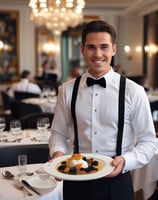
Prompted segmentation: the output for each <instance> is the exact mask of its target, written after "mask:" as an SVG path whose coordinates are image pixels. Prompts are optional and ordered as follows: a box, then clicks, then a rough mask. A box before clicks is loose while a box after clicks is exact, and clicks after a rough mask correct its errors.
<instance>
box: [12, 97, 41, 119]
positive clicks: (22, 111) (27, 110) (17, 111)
mask: <svg viewBox="0 0 158 200" xmlns="http://www.w3.org/2000/svg"><path fill="white" fill-rule="evenodd" d="M11 113H12V115H13V117H14V118H16V119H20V118H21V117H23V116H25V115H29V114H32V113H42V109H41V107H40V106H39V105H35V104H30V103H24V102H21V101H16V100H15V101H12V102H11Z"/></svg>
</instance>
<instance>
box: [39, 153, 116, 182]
mask: <svg viewBox="0 0 158 200" xmlns="http://www.w3.org/2000/svg"><path fill="white" fill-rule="evenodd" d="M82 155H84V156H85V157H86V158H94V159H95V160H97V161H99V162H101V163H102V164H103V166H104V167H103V168H102V169H101V170H99V171H97V172H95V173H91V174H82V175H71V174H64V173H62V172H59V171H58V170H57V167H58V166H59V165H60V163H61V162H62V161H65V160H66V159H67V158H69V157H70V156H71V155H65V156H61V157H58V158H55V159H54V160H53V161H52V162H47V163H45V164H44V166H43V169H44V170H45V171H46V172H47V173H48V174H50V175H52V176H54V177H55V178H58V179H63V180H74V181H82V180H93V179H98V178H101V177H104V176H106V175H108V174H109V173H111V172H112V171H113V169H114V167H113V166H111V161H112V158H111V157H109V156H104V155H100V154H85V153H84V154H82Z"/></svg>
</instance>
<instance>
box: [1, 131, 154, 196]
mask: <svg viewBox="0 0 158 200" xmlns="http://www.w3.org/2000/svg"><path fill="white" fill-rule="evenodd" d="M30 133H31V132H29V130H28V132H27V131H26V132H25V134H24V138H25V137H26V139H24V140H23V141H22V143H23V144H24V145H25V144H31V143H32V140H31V138H32V137H34V136H33V135H32V134H31V135H32V136H31V137H30ZM34 133H35V132H34ZM27 134H28V135H27ZM35 134H36V133H35ZM33 143H34V144H40V143H42V144H47V143H48V142H45V143H44V142H40V141H33ZM8 144H9V145H14V143H8ZM8 144H2V145H8ZM0 145H1V143H0ZM43 165H44V163H41V164H33V165H30V164H29V165H28V171H31V172H34V173H35V171H36V170H37V169H39V168H41V167H43ZM157 166H158V149H157V151H156V152H155V154H154V156H153V158H152V159H151V161H150V162H149V163H148V164H146V165H145V166H144V167H142V168H139V169H135V170H133V171H131V175H132V180H133V187H134V192H138V191H140V190H141V191H142V193H143V200H147V199H149V198H150V197H151V196H152V194H153V193H154V191H155V189H156V185H157V181H158V173H157ZM4 170H9V171H11V172H13V173H14V175H16V174H18V166H13V167H1V168H0V179H1V181H0V199H1V200H10V199H12V200H14V199H15V200H19V199H22V195H23V193H22V192H21V191H17V189H16V188H15V187H13V181H11V180H5V179H4V178H3V177H2V175H1V173H2V171H4ZM36 175H37V174H36ZM27 178H30V177H27ZM62 184H63V182H62V181H60V182H57V186H56V187H55V188H54V189H53V190H52V191H50V192H47V193H46V194H43V195H42V196H37V195H34V196H33V197H28V196H26V197H25V198H26V199H35V200H62V199H63V197H62ZM6 188H8V189H7V190H8V191H10V192H9V193H7V194H5V191H6ZM12 195H13V196H14V197H15V198H10V197H11V196H12ZM141 200H142V199H141Z"/></svg>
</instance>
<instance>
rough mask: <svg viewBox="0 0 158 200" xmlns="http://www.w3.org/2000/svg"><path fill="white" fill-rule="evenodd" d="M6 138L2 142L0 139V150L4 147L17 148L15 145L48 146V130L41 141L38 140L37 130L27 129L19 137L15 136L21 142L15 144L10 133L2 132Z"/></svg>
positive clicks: (13, 137) (14, 138) (14, 139)
mask: <svg viewBox="0 0 158 200" xmlns="http://www.w3.org/2000/svg"><path fill="white" fill-rule="evenodd" d="M4 133H5V134H6V135H7V137H6V138H5V140H6V141H5V140H2V139H1V137H0V148H2V147H6V146H17V145H42V144H43V145H48V140H49V137H50V134H51V133H50V130H47V131H46V132H45V138H43V140H40V138H39V136H40V135H39V131H38V130H37V129H28V130H22V131H21V135H20V136H17V137H18V138H21V140H19V141H17V142H16V136H14V135H12V133H11V132H9V131H8V132H4Z"/></svg>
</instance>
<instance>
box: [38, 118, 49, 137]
mask: <svg viewBox="0 0 158 200" xmlns="http://www.w3.org/2000/svg"><path fill="white" fill-rule="evenodd" d="M49 126H50V121H49V118H48V117H41V118H38V119H37V129H38V130H39V134H38V135H39V139H40V140H46V139H47V135H46V130H47V129H48V128H49Z"/></svg>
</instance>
